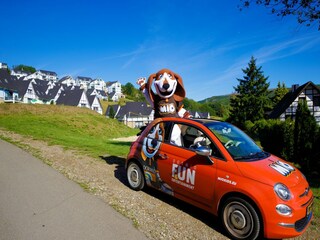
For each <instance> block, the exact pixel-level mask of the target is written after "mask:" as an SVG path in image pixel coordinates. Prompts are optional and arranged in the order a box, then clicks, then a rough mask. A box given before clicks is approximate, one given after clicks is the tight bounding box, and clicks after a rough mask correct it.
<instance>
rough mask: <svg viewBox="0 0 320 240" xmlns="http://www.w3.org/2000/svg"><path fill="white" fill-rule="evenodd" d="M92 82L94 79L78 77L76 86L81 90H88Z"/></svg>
mask: <svg viewBox="0 0 320 240" xmlns="http://www.w3.org/2000/svg"><path fill="white" fill-rule="evenodd" d="M91 81H92V78H90V77H81V76H78V77H77V78H76V85H77V86H79V87H80V88H82V89H85V90H87V89H88V86H89V83H90V82H91Z"/></svg>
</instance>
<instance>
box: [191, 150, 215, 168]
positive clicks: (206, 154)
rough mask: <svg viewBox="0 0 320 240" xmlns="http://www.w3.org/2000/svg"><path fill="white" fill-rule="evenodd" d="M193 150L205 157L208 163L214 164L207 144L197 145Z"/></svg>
mask: <svg viewBox="0 0 320 240" xmlns="http://www.w3.org/2000/svg"><path fill="white" fill-rule="evenodd" d="M195 150H196V153H197V154H198V155H200V156H204V157H207V159H208V161H209V163H210V164H214V162H213V161H212V159H211V158H210V154H211V151H210V148H209V147H208V146H198V147H197V148H196V149H195Z"/></svg>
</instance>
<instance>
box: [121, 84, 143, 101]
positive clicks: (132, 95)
mask: <svg viewBox="0 0 320 240" xmlns="http://www.w3.org/2000/svg"><path fill="white" fill-rule="evenodd" d="M122 92H123V93H124V94H125V95H126V98H128V99H131V100H133V101H137V102H144V101H146V99H145V97H144V95H143V94H142V93H141V91H140V90H139V89H136V88H135V87H134V86H133V84H132V83H127V84H126V85H124V86H122Z"/></svg>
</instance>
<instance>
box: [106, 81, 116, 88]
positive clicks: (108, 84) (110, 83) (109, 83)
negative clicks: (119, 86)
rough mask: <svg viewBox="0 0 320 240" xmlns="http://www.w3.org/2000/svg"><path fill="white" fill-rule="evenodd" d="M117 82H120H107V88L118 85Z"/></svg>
mask: <svg viewBox="0 0 320 240" xmlns="http://www.w3.org/2000/svg"><path fill="white" fill-rule="evenodd" d="M117 82H118V81H113V82H106V86H107V87H109V86H111V85H112V84H114V83H117Z"/></svg>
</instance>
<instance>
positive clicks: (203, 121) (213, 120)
mask: <svg viewBox="0 0 320 240" xmlns="http://www.w3.org/2000/svg"><path fill="white" fill-rule="evenodd" d="M162 120H163V121H169V122H170V121H175V120H176V121H183V122H190V121H192V122H198V123H201V124H203V125H205V124H207V123H212V122H221V121H219V120H216V119H208V118H179V117H177V118H176V117H165V118H162Z"/></svg>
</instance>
